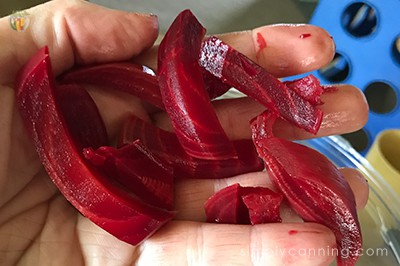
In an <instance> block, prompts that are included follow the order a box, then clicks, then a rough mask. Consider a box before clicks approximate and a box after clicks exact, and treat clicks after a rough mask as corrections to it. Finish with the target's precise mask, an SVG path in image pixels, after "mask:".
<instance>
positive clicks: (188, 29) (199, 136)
mask: <svg viewBox="0 0 400 266" xmlns="http://www.w3.org/2000/svg"><path fill="white" fill-rule="evenodd" d="M204 34H205V29H204V28H203V26H202V25H201V24H200V23H199V22H198V21H197V19H196V18H195V17H194V15H193V14H192V13H191V12H190V11H189V10H185V11H183V12H181V13H180V14H179V15H178V16H177V18H176V19H175V20H174V22H173V23H172V25H171V26H170V28H169V29H168V31H167V33H166V35H165V36H164V38H163V40H162V41H161V44H160V46H159V50H158V78H159V85H160V91H161V96H162V99H163V102H164V105H165V109H166V111H167V113H168V115H169V116H170V118H171V121H172V125H173V127H174V129H175V132H176V134H177V136H178V139H179V142H180V143H181V145H182V147H183V148H184V150H185V151H186V152H187V153H188V154H189V155H190V156H193V157H196V158H200V159H212V160H215V159H230V158H232V157H237V154H236V152H235V149H234V147H233V145H232V143H231V142H230V141H229V139H228V137H227V135H226V133H225V132H224V130H223V128H222V127H221V125H220V123H219V120H218V117H217V115H216V113H215V111H214V109H213V107H212V105H211V102H210V98H209V97H208V95H207V92H206V90H205V87H204V82H203V75H202V69H201V68H200V66H199V64H198V56H199V52H200V47H201V42H202V39H203V37H204Z"/></svg>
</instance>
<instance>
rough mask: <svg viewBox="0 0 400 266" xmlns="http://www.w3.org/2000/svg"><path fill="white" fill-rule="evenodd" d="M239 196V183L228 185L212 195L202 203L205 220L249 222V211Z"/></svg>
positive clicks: (235, 222) (234, 222)
mask: <svg viewBox="0 0 400 266" xmlns="http://www.w3.org/2000/svg"><path fill="white" fill-rule="evenodd" d="M241 196H242V193H241V186H240V185H239V184H233V185H230V186H228V187H226V188H223V189H221V190H220V191H218V192H217V193H215V194H214V195H212V196H211V197H210V198H209V199H208V200H207V201H206V202H205V204H204V210H205V212H206V217H207V222H213V223H224V224H250V219H249V213H248V211H247V208H246V206H245V205H244V203H243V201H242V197H241Z"/></svg>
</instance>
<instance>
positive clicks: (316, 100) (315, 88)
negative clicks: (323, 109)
mask: <svg viewBox="0 0 400 266" xmlns="http://www.w3.org/2000/svg"><path fill="white" fill-rule="evenodd" d="M284 84H285V85H286V86H287V87H288V88H289V89H291V90H293V91H295V92H296V93H297V94H299V95H300V96H301V97H302V98H303V99H304V100H306V101H308V102H310V103H311V104H313V105H318V104H322V101H321V95H322V94H323V93H324V92H325V90H324V88H323V87H322V86H321V84H320V82H319V80H318V79H317V78H316V77H315V76H314V75H312V74H311V75H308V76H305V77H303V78H299V79H295V80H291V81H285V82H284Z"/></svg>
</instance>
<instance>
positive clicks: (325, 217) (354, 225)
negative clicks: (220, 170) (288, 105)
mask: <svg viewBox="0 0 400 266" xmlns="http://www.w3.org/2000/svg"><path fill="white" fill-rule="evenodd" d="M275 119H276V117H275V116H274V115H271V114H268V113H264V114H262V115H260V116H259V117H257V118H256V119H255V120H254V121H253V122H252V129H253V139H254V142H255V144H256V147H257V150H258V152H259V154H260V156H261V157H262V158H263V159H264V162H265V164H266V168H267V171H268V173H269V176H270V177H271V179H272V180H273V182H274V183H275V185H276V186H277V187H278V188H279V189H280V190H281V192H282V193H283V194H284V195H285V197H286V199H287V200H288V202H289V203H290V205H291V206H292V208H293V209H294V210H295V211H296V212H297V213H298V214H299V215H300V216H301V217H302V218H303V219H304V220H305V221H309V222H317V223H321V224H323V225H326V226H327V227H329V228H330V229H331V230H332V231H333V233H334V234H335V236H336V241H337V245H338V248H339V254H348V255H349V256H344V255H343V257H338V264H339V265H354V264H355V263H356V261H357V259H358V257H359V254H360V253H359V251H360V249H361V247H362V238H361V229H360V225H359V222H358V218H357V212H356V203H355V199H354V195H353V192H352V190H351V188H350V186H349V185H348V183H347V181H346V180H345V179H344V177H343V175H342V174H341V173H340V171H339V170H338V169H337V168H336V166H335V165H333V164H332V162H331V161H329V159H327V158H326V157H325V156H324V155H322V154H321V153H319V152H317V151H315V150H313V149H311V148H308V147H306V146H304V145H300V144H298V143H295V142H290V141H287V140H284V139H279V138H276V137H273V136H272V133H271V132H272V124H273V121H274V120H275ZM342 251H343V252H342ZM344 251H345V252H344Z"/></svg>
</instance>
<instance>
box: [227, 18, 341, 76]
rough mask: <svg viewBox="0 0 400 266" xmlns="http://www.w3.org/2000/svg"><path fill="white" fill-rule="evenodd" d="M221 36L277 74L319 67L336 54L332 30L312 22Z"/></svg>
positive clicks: (283, 74) (296, 72) (281, 74)
mask: <svg viewBox="0 0 400 266" xmlns="http://www.w3.org/2000/svg"><path fill="white" fill-rule="evenodd" d="M220 37H221V39H222V40H224V41H225V42H227V43H229V44H230V45H231V46H232V47H234V48H235V49H237V50H238V51H240V52H242V53H243V54H245V55H246V56H248V57H249V58H250V59H252V60H253V61H255V62H257V63H258V64H260V65H261V66H263V67H264V68H265V69H266V70H267V71H268V72H270V73H271V74H273V75H275V76H277V77H283V76H291V75H295V74H300V73H305V72H308V71H312V70H316V69H318V68H320V67H322V66H324V65H326V64H328V63H329V62H330V61H331V60H332V58H333V56H334V54H335V43H334V41H333V39H332V37H331V36H330V35H329V33H327V32H326V31H325V30H323V29H322V28H320V27H317V26H313V25H304V24H297V25H293V24H281V25H271V26H262V27H259V28H256V29H253V30H252V31H245V32H241V33H233V34H224V35H221V36H220Z"/></svg>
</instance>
